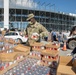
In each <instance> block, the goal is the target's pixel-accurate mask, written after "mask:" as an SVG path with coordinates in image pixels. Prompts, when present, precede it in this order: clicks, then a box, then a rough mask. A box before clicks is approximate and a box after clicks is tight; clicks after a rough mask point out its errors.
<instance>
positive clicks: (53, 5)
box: [49, 4, 55, 12]
mask: <svg viewBox="0 0 76 75" xmlns="http://www.w3.org/2000/svg"><path fill="white" fill-rule="evenodd" d="M52 6H54V12H55V4H52V5H50V6H49V7H50V10H51V7H52Z"/></svg>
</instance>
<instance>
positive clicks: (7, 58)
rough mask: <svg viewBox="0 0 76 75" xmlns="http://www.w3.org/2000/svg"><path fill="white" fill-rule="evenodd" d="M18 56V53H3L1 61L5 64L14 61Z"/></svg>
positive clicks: (0, 56)
mask: <svg viewBox="0 0 76 75" xmlns="http://www.w3.org/2000/svg"><path fill="white" fill-rule="evenodd" d="M17 54H18V53H17V52H13V53H1V54H0V59H1V61H3V62H10V61H14V60H15V58H16V55H17Z"/></svg>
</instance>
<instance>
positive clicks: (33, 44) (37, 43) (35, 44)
mask: <svg viewBox="0 0 76 75" xmlns="http://www.w3.org/2000/svg"><path fill="white" fill-rule="evenodd" d="M30 46H44V44H43V43H42V42H34V43H31V44H30Z"/></svg>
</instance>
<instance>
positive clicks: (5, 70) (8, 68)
mask: <svg viewBox="0 0 76 75" xmlns="http://www.w3.org/2000/svg"><path fill="white" fill-rule="evenodd" d="M17 65H18V63H17V62H16V63H14V64H12V65H10V66H8V67H7V68H6V69H4V70H2V71H0V75H3V74H4V73H6V72H7V71H8V70H10V69H11V68H13V67H15V66H17Z"/></svg>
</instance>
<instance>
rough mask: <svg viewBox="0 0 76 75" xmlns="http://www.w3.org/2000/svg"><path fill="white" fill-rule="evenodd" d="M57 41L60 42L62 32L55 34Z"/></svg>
mask: <svg viewBox="0 0 76 75" xmlns="http://www.w3.org/2000/svg"><path fill="white" fill-rule="evenodd" d="M57 38H58V42H62V32H59V33H58V35H57Z"/></svg>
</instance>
